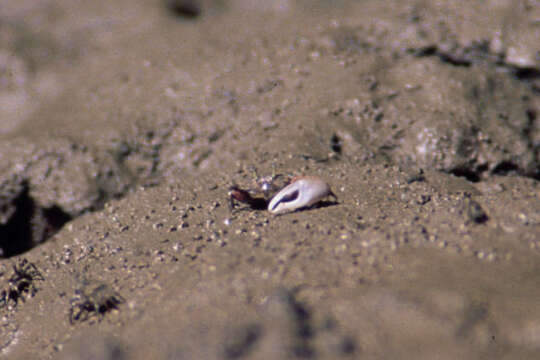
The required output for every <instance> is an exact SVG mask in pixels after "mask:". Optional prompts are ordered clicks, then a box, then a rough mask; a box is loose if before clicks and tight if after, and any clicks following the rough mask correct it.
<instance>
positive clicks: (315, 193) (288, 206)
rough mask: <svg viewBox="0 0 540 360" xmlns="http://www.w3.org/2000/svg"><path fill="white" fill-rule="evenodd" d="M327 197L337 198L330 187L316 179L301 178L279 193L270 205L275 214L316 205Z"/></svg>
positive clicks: (269, 207)
mask: <svg viewBox="0 0 540 360" xmlns="http://www.w3.org/2000/svg"><path fill="white" fill-rule="evenodd" d="M327 196H333V197H334V198H336V196H335V195H334V193H333V192H332V190H331V189H330V186H329V185H328V184H327V183H326V182H324V181H322V180H321V179H319V178H316V177H300V178H297V179H296V180H293V182H292V183H291V184H289V185H287V186H285V187H284V188H283V189H281V191H279V192H278V193H277V194H276V195H275V196H274V197H273V198H272V200H271V201H270V203H269V204H268V211H270V212H271V213H274V214H279V213H285V212H289V211H294V210H297V209H300V208H303V207H308V206H311V205H314V204H316V203H318V202H319V201H321V200H322V199H324V198H325V197H327Z"/></svg>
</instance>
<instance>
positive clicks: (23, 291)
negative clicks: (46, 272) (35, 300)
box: [0, 259, 45, 308]
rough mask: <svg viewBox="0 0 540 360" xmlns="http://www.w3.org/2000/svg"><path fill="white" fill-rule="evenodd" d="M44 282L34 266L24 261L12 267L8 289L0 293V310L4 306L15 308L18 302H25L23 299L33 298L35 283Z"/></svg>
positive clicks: (35, 289)
mask: <svg viewBox="0 0 540 360" xmlns="http://www.w3.org/2000/svg"><path fill="white" fill-rule="evenodd" d="M36 280H37V281H44V280H45V279H44V278H43V275H42V274H41V272H40V271H39V270H38V268H37V267H36V265H34V264H33V263H31V262H29V261H28V260H26V259H22V260H20V261H19V263H18V264H16V265H13V275H11V277H10V278H9V280H8V287H7V289H4V290H2V291H1V292H0V308H3V307H5V306H11V305H12V304H13V306H17V304H18V303H19V300H21V301H23V302H24V301H25V297H26V296H29V297H34V295H36V293H37V291H38V288H37V287H36V285H35V281H36Z"/></svg>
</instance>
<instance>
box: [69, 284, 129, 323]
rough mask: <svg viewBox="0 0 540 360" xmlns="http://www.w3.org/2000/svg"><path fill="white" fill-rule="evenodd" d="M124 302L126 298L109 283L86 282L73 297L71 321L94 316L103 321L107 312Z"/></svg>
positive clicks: (70, 312)
mask: <svg viewBox="0 0 540 360" xmlns="http://www.w3.org/2000/svg"><path fill="white" fill-rule="evenodd" d="M124 302H125V300H124V298H123V297H122V296H121V295H120V294H118V293H117V292H116V291H114V290H113V289H112V288H111V287H110V286H109V285H107V284H104V283H100V282H96V283H90V284H88V283H85V284H84V285H83V286H82V288H81V289H77V290H75V296H74V297H73V298H72V299H71V309H70V311H69V322H70V323H71V324H74V323H75V322H77V321H80V322H83V321H86V320H88V319H89V318H90V317H94V316H97V318H98V320H99V321H101V320H102V319H103V317H104V316H105V314H106V313H107V312H109V311H111V310H113V309H118V305H120V304H123V303H124Z"/></svg>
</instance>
